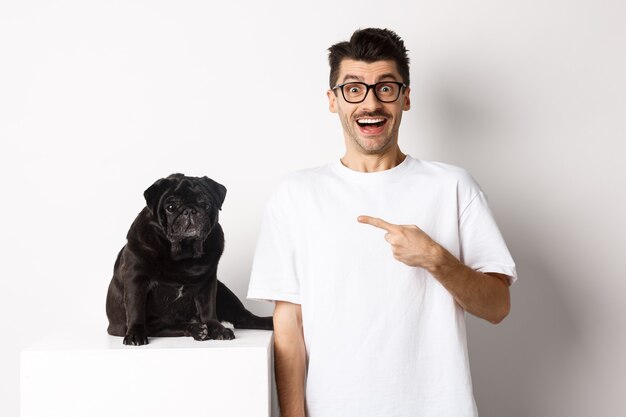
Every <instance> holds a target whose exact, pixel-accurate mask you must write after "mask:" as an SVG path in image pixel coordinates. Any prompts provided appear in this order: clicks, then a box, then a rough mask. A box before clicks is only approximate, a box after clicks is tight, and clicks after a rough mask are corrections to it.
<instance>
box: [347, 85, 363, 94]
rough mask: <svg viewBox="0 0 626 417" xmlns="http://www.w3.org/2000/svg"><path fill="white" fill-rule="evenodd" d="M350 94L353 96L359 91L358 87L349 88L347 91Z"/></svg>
mask: <svg viewBox="0 0 626 417" xmlns="http://www.w3.org/2000/svg"><path fill="white" fill-rule="evenodd" d="M348 91H350V92H351V93H353V94H355V93H358V92H360V91H361V89H360V88H359V87H350V89H349V90H348Z"/></svg>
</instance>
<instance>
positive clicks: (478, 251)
mask: <svg viewBox="0 0 626 417" xmlns="http://www.w3.org/2000/svg"><path fill="white" fill-rule="evenodd" d="M459 231H460V246H461V262H463V263H464V264H465V265H467V266H469V267H470V268H472V269H474V270H476V271H480V272H483V273H485V272H496V273H500V274H505V275H508V276H509V277H511V279H510V280H511V284H512V283H513V282H515V281H516V280H517V272H516V270H515V262H514V261H513V258H512V257H511V254H510V253H509V249H508V248H507V246H506V243H505V242H504V239H503V237H502V234H501V233H500V230H499V229H498V226H497V225H496V222H495V220H494V218H493V215H492V213H491V210H490V209H489V206H488V205H487V198H486V196H485V194H484V193H483V192H482V191H479V192H478V193H477V194H476V195H475V196H474V197H473V198H472V199H471V201H470V202H469V203H468V205H467V206H466V207H465V209H464V210H463V211H462V213H461V214H460V217H459Z"/></svg>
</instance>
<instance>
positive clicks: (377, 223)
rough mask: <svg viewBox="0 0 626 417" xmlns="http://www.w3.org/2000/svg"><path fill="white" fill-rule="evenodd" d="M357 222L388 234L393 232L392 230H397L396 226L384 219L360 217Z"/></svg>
mask: <svg viewBox="0 0 626 417" xmlns="http://www.w3.org/2000/svg"><path fill="white" fill-rule="evenodd" d="M357 221H358V222H359V223H364V224H369V225H371V226H374V227H378V228H379V229H383V230H386V231H388V232H391V231H392V230H394V229H396V228H397V226H396V225H395V224H392V223H388V222H386V221H384V220H383V219H379V218H378V217H370V216H359V217H358V218H357Z"/></svg>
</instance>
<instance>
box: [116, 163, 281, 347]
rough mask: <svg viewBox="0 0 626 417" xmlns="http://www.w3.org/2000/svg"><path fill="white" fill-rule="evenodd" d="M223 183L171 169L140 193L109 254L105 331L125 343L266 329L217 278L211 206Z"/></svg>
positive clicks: (216, 232) (225, 336) (218, 243)
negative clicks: (140, 201)
mask: <svg viewBox="0 0 626 417" xmlns="http://www.w3.org/2000/svg"><path fill="white" fill-rule="evenodd" d="M225 196H226V188H225V187H224V186H223V185H221V184H219V183H217V182H215V181H213V180H211V179H210V178H207V177H202V178H199V177H186V176H184V175H183V174H172V175H170V176H169V177H167V178H162V179H160V180H158V181H156V182H155V183H154V184H153V185H152V186H150V187H149V188H148V189H147V190H146V191H145V192H144V197H145V199H146V207H145V208H144V209H143V210H142V211H141V213H139V215H138V216H137V218H136V219H135V221H134V222H133V224H132V226H131V227H130V230H129V231H128V235H127V236H126V238H127V243H126V245H125V246H124V247H123V248H122V250H121V251H120V253H119V254H118V256H117V260H116V261H115V266H114V269H113V279H112V280H111V283H110V285H109V291H108V294H107V301H106V313H107V317H108V318H109V327H108V332H109V334H111V335H115V336H123V337H124V344H126V345H144V344H146V343H148V336H191V337H193V338H194V339H196V340H207V339H220V340H230V339H233V338H234V337H235V335H234V333H233V331H232V330H231V329H228V328H225V327H224V326H223V325H222V324H221V323H220V321H227V322H230V323H232V324H233V325H234V327H235V328H244V329H266V330H271V329H272V328H273V325H272V318H271V317H258V316H255V315H253V314H252V313H250V312H249V311H248V310H246V309H245V307H244V306H243V304H242V303H241V301H240V300H239V299H238V298H237V296H236V295H235V294H233V293H232V292H231V291H230V290H229V289H228V288H227V287H226V286H225V285H224V284H223V283H221V282H220V281H218V280H217V264H218V262H219V259H220V257H221V256H222V252H223V251H224V233H223V231H222V228H221V226H220V225H219V223H218V212H219V210H220V209H221V207H222V203H223V202H224V198H225Z"/></svg>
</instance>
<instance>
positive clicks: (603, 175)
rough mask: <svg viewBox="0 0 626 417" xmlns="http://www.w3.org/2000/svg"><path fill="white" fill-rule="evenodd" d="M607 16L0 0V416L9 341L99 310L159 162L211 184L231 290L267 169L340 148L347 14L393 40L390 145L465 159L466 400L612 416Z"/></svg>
mask: <svg viewBox="0 0 626 417" xmlns="http://www.w3.org/2000/svg"><path fill="white" fill-rule="evenodd" d="M625 21H626V5H625V3H624V2H621V1H610V0H602V1H598V0H595V1H592V0H578V1H576V2H571V1H557V0H543V1H527V0H526V1H522V0H515V1H502V0H493V1H473V0H472V1H467V0H466V1H460V0H459V1H452V0H439V1H430V2H426V1H410V2H408V1H407V2H399V1H392V0H390V1H385V2H380V1H373V0H365V1H358V2H357V1H346V2H341V3H339V2H320V1H315V2H306V3H304V2H302V3H300V2H293V1H265V2H256V1H232V2H224V1H222V2H208V1H176V2H174V1H171V2H164V1H144V2H140V1H82V2H80V1H39V2H37V1H3V2H2V3H0V140H1V155H0V170H1V172H0V181H2V182H1V184H0V185H1V188H0V191H1V197H0V198H1V200H0V221H1V223H0V230H1V232H0V238H1V239H2V241H1V245H2V246H1V248H0V249H1V250H0V253H1V256H2V272H1V281H0V285H1V288H0V326H1V335H2V343H1V345H0V349H2V354H1V356H0V396H1V397H0V415H2V416H16V415H17V414H18V412H19V411H18V410H19V407H18V392H19V387H18V374H19V372H18V371H19V370H18V353H19V351H20V349H22V348H23V347H25V346H27V345H29V344H31V343H32V342H34V341H35V340H37V339H38V338H39V337H41V335H42V334H45V333H46V332H49V331H51V330H52V331H54V330H56V329H64V330H65V329H73V330H74V331H76V332H77V333H80V332H81V331H82V329H85V328H86V327H90V326H96V327H97V328H100V329H101V330H102V332H105V329H106V316H105V312H104V300H105V296H106V289H107V285H108V283H109V280H110V277H111V272H112V268H113V262H114V260H115V256H116V254H117V252H118V250H119V249H120V248H121V247H122V245H123V244H124V242H125V235H126V232H127V230H128V227H129V226H130V223H131V222H132V220H133V219H134V217H135V215H136V214H137V213H138V212H139V211H140V210H141V208H142V205H143V199H142V193H143V191H144V190H145V189H146V188H147V187H148V186H149V185H150V184H151V183H152V182H153V181H155V180H156V179H158V178H160V177H163V176H166V175H168V174H170V173H172V172H183V173H185V174H188V175H208V176H209V177H212V178H213V179H215V180H217V181H219V182H221V183H223V184H224V185H226V187H227V188H228V195H227V197H226V202H225V204H224V207H223V212H222V215H221V223H222V225H223V227H224V230H225V233H226V239H227V246H226V252H225V254H224V257H223V258H222V261H221V264H220V271H219V275H220V277H221V279H222V280H223V281H224V282H226V283H227V285H229V286H230V287H231V288H232V289H233V290H234V291H235V292H236V293H237V294H238V295H239V296H240V297H242V298H243V297H244V296H245V293H246V289H247V281H248V274H249V272H250V265H251V261H252V254H253V250H254V245H255V242H256V237H257V233H258V231H259V223H260V220H261V215H262V210H263V207H264V205H265V202H266V201H267V198H268V196H269V194H270V193H271V191H272V189H273V188H274V186H275V185H276V183H277V181H278V180H279V179H280V178H281V176H283V175H284V174H286V173H288V172H290V171H293V170H296V169H300V168H305V167H310V166H315V165H320V164H323V163H327V162H328V161H331V160H333V159H335V158H338V157H340V156H341V155H342V152H343V138H342V136H341V128H340V124H339V121H338V119H337V117H336V115H334V114H331V113H329V112H328V108H327V101H326V96H325V92H326V89H327V87H328V85H327V82H328V81H327V80H328V67H327V62H326V59H327V57H326V48H327V47H328V46H330V45H331V44H332V43H335V42H338V41H341V40H345V39H347V38H348V37H349V36H350V34H351V33H352V31H353V30H354V29H356V28H359V27H368V26H378V27H389V28H391V29H394V30H396V31H397V32H398V33H399V34H400V35H401V36H402V37H403V38H404V40H405V42H406V44H407V47H408V48H409V50H410V56H411V60H412V67H411V77H412V85H411V86H412V105H413V106H412V109H411V111H410V112H408V113H406V114H405V115H404V118H403V126H402V129H401V132H400V144H401V147H402V149H403V150H404V151H405V152H408V153H409V154H411V155H413V156H415V157H418V158H422V159H431V160H439V161H444V162H448V163H452V164H456V165H460V166H463V167H465V168H467V169H468V170H469V171H470V172H471V173H472V174H473V175H474V177H475V178H476V179H477V180H478V181H479V183H480V184H481V185H482V187H483V188H484V190H485V191H486V192H487V194H488V196H489V198H490V204H491V207H492V209H493V211H494V214H495V217H496V219H497V221H498V223H499V225H500V227H501V230H502V232H503V234H504V236H505V239H506V240H507V242H508V245H509V248H510V250H511V252H512V254H513V256H514V258H515V260H516V261H517V265H518V271H519V275H520V278H519V281H518V283H517V284H515V286H514V287H513V288H512V303H513V308H512V312H511V315H510V316H509V317H508V318H507V319H506V320H505V321H504V322H503V323H502V324H500V325H498V326H493V325H490V324H488V323H486V322H482V321H479V320H477V319H474V318H470V319H469V320H468V321H469V344H470V355H471V366H472V372H473V376H474V384H475V394H476V398H477V402H478V406H479V410H480V412H481V416H483V417H537V416H541V417H544V416H549V417H551V416H555V417H556V416H568V417H586V416H591V415H598V416H607V417H612V416H615V417H617V416H623V415H625V413H626V406H625V403H624V397H623V394H624V387H625V386H626V354H625V353H624V346H625V345H626V332H625V331H624V319H623V318H624V317H626V303H624V301H623V299H624V296H623V294H624V292H625V291H626V282H625V279H624V277H626V264H625V262H624V259H625V256H626V244H625V243H626V242H625V239H626V238H625V231H626V227H625V226H626V225H625V221H624V217H625V214H624V213H626V198H625V195H624V194H625V192H624V189H625V182H626V181H625V179H626V168H625V166H624V164H623V158H624V157H623V154H624V151H625V147H624V145H623V143H624V141H625V140H626V77H625V76H624V74H626V47H625V45H626V25H624V22H625ZM246 305H247V306H248V307H249V308H250V309H252V310H253V311H255V312H257V313H262V314H267V313H270V312H271V308H270V305H265V304H261V303H256V302H247V301H246ZM120 343H121V341H120ZM105 400H106V401H110V400H112V399H103V401H105Z"/></svg>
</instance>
